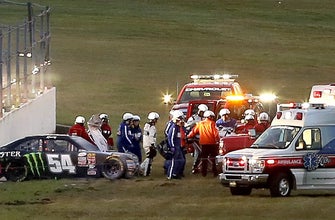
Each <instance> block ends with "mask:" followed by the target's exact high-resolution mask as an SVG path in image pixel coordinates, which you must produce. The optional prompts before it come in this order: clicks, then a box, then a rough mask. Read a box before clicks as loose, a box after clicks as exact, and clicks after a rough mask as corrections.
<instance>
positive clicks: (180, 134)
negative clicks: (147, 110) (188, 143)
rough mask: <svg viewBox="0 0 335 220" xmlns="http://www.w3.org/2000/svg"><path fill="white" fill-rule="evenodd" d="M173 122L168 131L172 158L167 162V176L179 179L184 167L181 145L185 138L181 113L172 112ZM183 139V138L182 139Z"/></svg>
mask: <svg viewBox="0 0 335 220" xmlns="http://www.w3.org/2000/svg"><path fill="white" fill-rule="evenodd" d="M172 121H173V124H172V125H171V127H170V129H169V131H168V143H169V147H170V150H171V152H172V159H171V161H170V162H169V163H168V170H167V178H168V179H180V178H181V177H183V175H184V174H183V172H184V168H185V155H184V153H183V150H182V145H183V142H184V140H185V132H186V131H185V128H184V117H183V115H180V114H178V112H174V116H173V118H172ZM183 139H184V140H183Z"/></svg>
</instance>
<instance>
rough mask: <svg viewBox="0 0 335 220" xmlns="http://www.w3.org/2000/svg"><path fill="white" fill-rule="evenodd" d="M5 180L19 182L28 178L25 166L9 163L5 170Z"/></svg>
mask: <svg viewBox="0 0 335 220" xmlns="http://www.w3.org/2000/svg"><path fill="white" fill-rule="evenodd" d="M5 176H6V178H7V180H10V181H13V182H21V181H23V180H25V179H26V178H27V176H28V167H27V166H26V165H25V164H21V163H17V162H10V163H9V164H7V166H6V169H5Z"/></svg>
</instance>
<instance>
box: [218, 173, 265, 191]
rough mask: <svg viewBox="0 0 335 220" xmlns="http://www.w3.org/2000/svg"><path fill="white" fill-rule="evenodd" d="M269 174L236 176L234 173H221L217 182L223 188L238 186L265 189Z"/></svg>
mask: <svg viewBox="0 0 335 220" xmlns="http://www.w3.org/2000/svg"><path fill="white" fill-rule="evenodd" d="M268 178H269V174H236V173H221V174H219V180H220V182H221V183H222V185H224V186H229V187H238V186H251V187H255V188H257V187H265V186H266V185H267V181H268Z"/></svg>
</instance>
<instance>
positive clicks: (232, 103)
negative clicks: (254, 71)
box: [172, 74, 263, 119]
mask: <svg viewBox="0 0 335 220" xmlns="http://www.w3.org/2000/svg"><path fill="white" fill-rule="evenodd" d="M237 77H238V75H230V74H216V75H191V79H192V80H193V82H191V83H187V84H186V85H184V87H183V88H182V90H181V91H180V92H179V95H178V98H177V100H176V101H175V103H174V105H173V107H172V110H181V111H182V112H183V113H184V115H185V116H188V117H189V116H191V115H192V114H193V113H195V112H196V111H197V109H196V108H193V106H197V105H193V106H189V104H190V102H193V101H197V104H198V105H199V104H209V105H211V106H209V107H210V109H211V110H213V112H214V113H215V114H216V115H217V113H218V111H219V110H220V109H221V108H228V109H229V110H230V112H231V116H232V117H234V118H236V119H241V118H242V117H243V115H242V114H243V113H244V111H245V110H246V109H250V108H251V109H255V111H256V112H261V111H263V108H262V104H261V103H260V102H259V99H258V98H256V97H254V96H252V95H251V94H245V93H243V90H242V88H241V86H240V84H239V83H238V82H236V81H235V79H236V78H237ZM221 106H222V107H221ZM190 107H191V108H190Z"/></svg>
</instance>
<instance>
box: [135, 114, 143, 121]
mask: <svg viewBox="0 0 335 220" xmlns="http://www.w3.org/2000/svg"><path fill="white" fill-rule="evenodd" d="M133 121H141V118H140V116H138V115H134V116H133Z"/></svg>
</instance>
